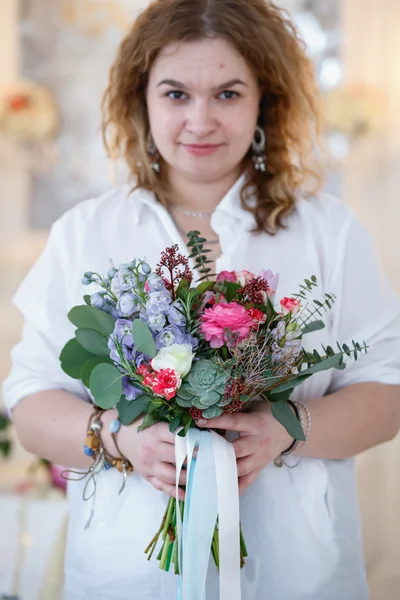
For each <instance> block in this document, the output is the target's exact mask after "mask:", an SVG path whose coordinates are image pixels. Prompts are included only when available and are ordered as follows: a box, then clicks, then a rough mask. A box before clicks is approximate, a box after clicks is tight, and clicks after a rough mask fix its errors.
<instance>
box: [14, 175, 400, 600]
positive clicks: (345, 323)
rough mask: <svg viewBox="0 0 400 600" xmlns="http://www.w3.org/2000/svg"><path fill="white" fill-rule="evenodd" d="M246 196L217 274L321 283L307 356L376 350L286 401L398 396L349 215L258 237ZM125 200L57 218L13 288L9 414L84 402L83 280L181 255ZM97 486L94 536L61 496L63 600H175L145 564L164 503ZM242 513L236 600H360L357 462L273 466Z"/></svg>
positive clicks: (389, 312) (306, 212)
mask: <svg viewBox="0 0 400 600" xmlns="http://www.w3.org/2000/svg"><path fill="white" fill-rule="evenodd" d="M242 184H243V177H242V178H240V179H239V180H238V181H237V182H236V183H235V185H234V186H233V187H232V188H231V190H230V191H229V192H228V194H227V195H226V196H225V197H224V198H223V200H222V201H221V202H220V204H219V206H218V207H217V209H216V211H215V213H214V214H213V216H212V220H211V225H212V228H213V230H214V231H215V233H216V234H217V235H218V236H219V239H220V244H221V249H222V255H221V257H220V259H219V260H218V261H217V270H218V271H222V270H241V269H247V270H250V271H252V272H255V273H257V272H258V271H259V270H260V269H262V268H266V269H267V268H269V269H272V271H273V272H278V273H279V275H280V284H279V288H278V298H280V297H283V296H289V295H291V294H293V293H294V292H296V291H297V290H298V286H299V284H301V283H302V282H303V280H304V279H305V278H309V277H310V276H311V275H315V276H316V277H317V278H318V281H319V288H318V289H317V290H316V292H315V293H314V294H313V297H314V298H317V299H318V298H319V297H320V296H321V295H322V294H323V293H325V292H330V293H334V294H336V296H337V301H336V303H335V304H334V307H333V309H332V310H331V311H330V312H329V313H327V314H326V316H325V322H326V325H327V327H326V328H325V329H324V330H321V331H318V332H314V333H312V334H309V335H307V336H305V339H304V343H305V347H306V348H317V349H319V348H321V346H320V344H321V343H322V344H324V345H326V344H330V345H332V346H334V345H335V343H336V340H337V341H339V342H341V343H343V342H347V343H350V344H351V341H352V340H356V341H359V342H362V341H364V340H365V341H366V342H367V344H368V345H369V346H370V349H369V352H368V354H367V355H366V356H362V357H360V358H359V360H357V362H354V361H350V362H349V363H348V366H347V368H346V369H345V370H343V371H337V370H335V371H329V372H323V373H319V374H318V375H315V376H313V377H312V378H310V379H308V380H307V381H306V382H304V383H303V384H302V385H301V386H300V387H299V388H297V389H296V391H295V393H294V398H295V399H297V400H307V399H308V398H322V397H323V396H324V395H326V394H329V393H331V392H334V391H336V390H339V389H340V388H343V387H345V386H347V385H351V384H354V383H358V382H365V381H378V382H382V383H386V384H400V307H399V302H398V299H397V297H396V296H395V295H394V293H393V291H392V290H391V288H390V286H389V285H388V282H387V281H386V279H385V278H384V277H383V276H382V274H381V271H380V268H379V266H378V263H377V260H376V256H375V253H374V250H373V246H372V243H371V240H370V238H369V236H368V235H367V233H366V232H365V231H364V229H363V228H362V227H361V225H360V223H359V222H358V221H357V219H356V218H355V217H354V215H353V214H352V213H351V212H350V210H349V209H348V207H346V206H345V205H344V204H342V203H341V202H339V201H338V200H336V199H335V198H332V197H330V196H327V195H321V196H319V197H317V198H313V199H311V200H304V199H302V198H299V199H298V202H297V208H296V210H295V212H294V213H292V215H290V217H289V218H288V219H287V225H288V227H287V229H282V230H280V231H279V232H278V233H277V235H275V236H270V235H267V234H260V235H256V234H253V233H251V232H250V230H251V228H252V226H253V224H254V221H253V217H252V216H251V215H250V214H249V213H247V212H245V211H244V210H243V209H242V208H241V206H240V199H239V192H240V189H241V186H242ZM129 191H130V188H129V187H128V186H125V187H122V188H118V189H115V190H113V191H111V192H109V193H107V194H105V195H104V196H102V197H100V198H94V199H91V200H88V201H86V202H82V203H81V204H79V205H78V206H76V207H74V208H73V209H71V210H69V211H68V212H67V213H65V214H64V215H63V216H62V217H61V218H60V219H59V220H58V221H57V222H56V223H54V225H53V227H52V229H51V232H50V236H49V240H48V243H47V246H46V248H45V250H44V252H43V254H42V255H41V257H40V258H39V260H38V261H37V263H36V264H35V265H34V267H33V268H32V270H31V271H30V273H29V274H28V275H27V277H26V278H25V279H24V281H23V282H22V284H21V285H20V287H19V289H18V291H17V293H16V295H15V297H14V299H13V302H14V304H15V305H16V306H17V307H18V308H19V310H20V311H21V312H22V313H23V315H24V317H25V325H24V329H23V335H22V340H21V341H20V342H19V343H18V344H17V345H16V346H15V348H14V349H13V351H12V362H13V366H12V370H11V373H10V375H9V376H8V378H7V379H6V381H5V382H4V386H3V390H4V396H5V401H6V405H7V406H8V408H9V410H10V411H11V410H12V408H13V407H14V406H15V405H16V404H17V402H18V401H19V400H21V399H22V398H23V397H25V396H27V395H30V394H34V393H35V392H38V391H40V390H45V389H54V388H62V389H64V390H67V391H69V392H71V393H74V394H76V395H78V396H80V397H81V398H82V399H83V400H88V394H87V390H86V389H85V388H84V387H83V385H82V384H81V383H79V382H77V381H76V380H73V379H71V378H69V377H68V376H67V375H66V374H64V373H63V371H62V370H61V368H60V364H59V358H58V357H59V354H60V350H61V348H62V347H63V345H64V344H65V343H66V341H67V340H69V339H70V338H71V337H73V335H74V327H73V325H72V324H71V323H70V322H69V321H68V319H67V313H68V311H69V309H70V308H71V307H72V306H74V305H76V304H82V302H83V301H82V298H83V295H84V294H86V293H88V288H87V287H85V286H83V285H82V284H81V277H82V275H83V273H84V272H85V271H96V272H99V273H101V274H105V273H106V272H107V270H108V268H109V266H110V259H112V260H113V261H114V263H115V265H118V264H120V263H123V262H127V261H129V260H131V259H132V258H133V257H146V258H147V260H148V262H149V263H150V264H151V265H153V266H155V265H156V263H157V262H158V260H159V256H160V252H161V251H162V250H163V249H164V248H165V247H167V246H170V245H172V244H174V243H177V244H179V246H180V249H181V251H182V252H184V253H187V248H186V246H185V244H184V242H183V240H182V238H181V236H180V235H179V233H178V231H177V229H176V227H175V225H174V223H173V222H172V220H171V218H170V217H169V215H168V213H167V211H166V210H165V209H164V208H163V207H162V206H161V205H160V204H159V203H158V202H157V201H156V199H155V198H154V196H153V194H152V193H150V192H148V191H144V190H137V191H135V192H133V193H129ZM321 401H323V400H321ZM377 401H379V399H378V398H377ZM82 443H83V441H82ZM82 451H83V450H82ZM293 460H294V461H296V460H297V459H293ZM97 481H98V488H97V495H96V504H95V513H94V518H93V521H92V523H91V526H90V528H89V529H85V524H86V522H87V520H88V517H89V515H90V511H91V508H92V506H91V502H84V501H83V500H82V489H83V486H84V483H85V482H82V483H80V482H70V483H69V485H68V496H69V501H70V521H69V535H68V543H67V551H66V592H65V594H66V595H65V598H66V600H84V599H85V600H86V599H87V598H90V600H114V599H115V600H117V599H118V600H128V599H129V600H131V599H132V598H135V600H136V599H137V600H151V599H157V600H173V599H174V598H175V596H176V577H175V576H174V575H173V574H166V573H164V572H162V571H160V570H159V568H158V563H157V561H156V560H152V561H150V562H148V561H147V558H146V556H145V554H144V549H145V547H146V546H147V544H148V543H149V541H150V540H151V538H152V537H153V535H154V533H155V532H156V530H157V528H158V526H159V523H160V521H161V518H162V515H163V511H164V507H165V505H166V502H167V497H166V496H165V495H164V494H163V493H162V492H159V491H157V490H155V489H154V488H153V487H152V486H151V485H150V484H149V483H148V482H147V481H146V480H144V479H143V478H142V477H141V476H140V475H138V474H137V473H134V474H133V475H131V476H130V477H129V479H128V485H127V488H126V489H125V491H124V492H123V494H121V496H119V495H118V490H119V487H120V474H119V473H118V472H117V471H116V470H115V469H111V470H109V471H103V472H101V473H100V475H99V477H98V480H97ZM240 502H241V521H242V528H243V532H244V536H245V539H246V543H247V547H248V551H249V558H248V559H247V562H246V565H245V567H244V569H242V597H243V599H244V600H264V599H265V600H338V599H339V598H343V599H346V600H366V599H367V597H368V591H367V584H366V576H365V568H364V562H363V557H362V549H361V537H360V525H359V509H358V504H357V495H356V484H355V468H354V460H353V459H348V460H318V459H308V458H303V459H302V461H301V462H300V464H299V465H298V466H297V467H296V468H292V469H291V468H288V467H286V466H285V467H283V468H277V467H275V466H274V465H273V464H270V465H268V466H267V467H266V468H265V469H264V470H263V471H262V472H261V473H260V475H259V477H258V479H257V481H256V482H255V483H254V484H253V485H252V486H251V487H250V488H249V489H248V490H247V491H246V492H245V493H244V494H243V496H242V497H241V500H240ZM217 598H218V584H217V573H216V569H215V567H214V566H213V564H212V563H210V569H209V581H208V592H207V600H217Z"/></svg>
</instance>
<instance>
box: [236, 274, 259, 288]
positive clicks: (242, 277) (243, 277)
mask: <svg viewBox="0 0 400 600" xmlns="http://www.w3.org/2000/svg"><path fill="white" fill-rule="evenodd" d="M254 278H255V275H254V273H250V271H238V272H237V273H236V280H237V282H238V283H240V285H246V283H249V281H251V280H252V279H254Z"/></svg>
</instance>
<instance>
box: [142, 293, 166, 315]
mask: <svg viewBox="0 0 400 600" xmlns="http://www.w3.org/2000/svg"><path fill="white" fill-rule="evenodd" d="M170 304H171V296H170V294H168V293H167V292H165V291H164V292H150V294H149V297H148V299H147V302H146V312H147V314H148V315H159V314H160V313H161V314H165V313H167V312H168V310H169V307H170Z"/></svg>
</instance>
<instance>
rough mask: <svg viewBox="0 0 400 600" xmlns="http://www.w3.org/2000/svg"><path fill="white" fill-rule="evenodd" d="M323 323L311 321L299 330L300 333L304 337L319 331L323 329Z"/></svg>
mask: <svg viewBox="0 0 400 600" xmlns="http://www.w3.org/2000/svg"><path fill="white" fill-rule="evenodd" d="M324 327H325V323H324V322H323V321H312V322H311V323H308V324H307V325H305V326H304V327H302V328H301V333H302V334H303V335H304V334H306V333H312V332H313V331H319V330H320V329H324Z"/></svg>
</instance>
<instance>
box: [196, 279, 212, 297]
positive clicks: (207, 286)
mask: <svg viewBox="0 0 400 600" xmlns="http://www.w3.org/2000/svg"><path fill="white" fill-rule="evenodd" d="M214 285H215V283H214V281H203V283H200V284H199V285H198V286H197V288H196V289H197V291H198V292H199V293H200V294H204V293H205V292H208V291H209V290H211V288H212V287H213V286H214Z"/></svg>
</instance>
